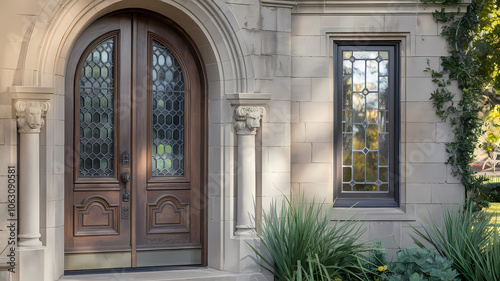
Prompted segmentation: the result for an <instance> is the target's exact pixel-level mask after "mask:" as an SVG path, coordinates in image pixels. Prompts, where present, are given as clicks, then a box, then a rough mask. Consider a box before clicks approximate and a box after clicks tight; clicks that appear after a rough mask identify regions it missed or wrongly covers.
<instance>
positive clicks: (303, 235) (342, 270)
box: [251, 195, 368, 280]
mask: <svg viewBox="0 0 500 281" xmlns="http://www.w3.org/2000/svg"><path fill="white" fill-rule="evenodd" d="M324 206H325V204H324V202H323V203H321V204H314V203H311V204H308V203H306V202H305V199H304V196H303V195H302V196H301V197H300V198H299V200H296V199H294V198H293V197H292V198H290V199H289V198H286V197H285V200H283V202H282V204H281V207H278V206H277V204H276V202H273V203H272V204H271V207H270V209H269V211H267V212H264V214H263V217H262V221H261V222H260V229H261V232H262V233H261V234H260V235H258V237H259V239H260V241H261V243H262V245H263V246H264V248H265V249H266V250H267V252H268V253H269V255H267V253H265V252H263V251H262V252H261V251H260V250H258V249H256V248H255V247H252V246H251V247H252V249H253V250H254V251H255V253H256V254H257V255H258V256H259V257H260V258H261V260H262V262H261V264H260V265H261V266H262V267H263V268H265V269H266V270H268V271H270V272H272V273H273V274H274V276H275V278H276V280H294V278H295V277H294V274H297V273H296V271H297V264H298V261H300V264H301V265H302V266H303V267H304V266H305V267H308V266H310V265H311V263H308V257H317V262H318V264H320V265H322V266H320V267H317V268H316V269H315V270H314V271H313V275H314V276H315V278H316V277H317V278H322V277H320V276H322V274H323V273H322V272H321V270H320V269H323V268H325V269H326V270H327V272H328V276H329V277H337V276H339V277H342V279H343V280H354V279H362V277H361V276H362V275H363V273H362V271H363V269H362V268H361V266H360V264H359V262H358V254H360V253H362V252H365V251H366V250H367V248H368V247H367V246H366V245H365V244H363V243H359V241H358V239H359V238H360V236H361V235H362V234H363V232H364V231H365V230H364V229H363V228H361V225H360V224H359V223H358V222H357V221H354V220H347V221H342V222H339V221H335V222H333V224H331V221H330V218H331V215H332V209H331V208H329V210H325V208H324ZM268 257H270V259H269V258H268ZM305 270H306V272H310V268H306V269H305ZM316 274H317V275H316Z"/></svg>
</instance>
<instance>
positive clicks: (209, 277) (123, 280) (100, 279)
mask: <svg viewBox="0 0 500 281" xmlns="http://www.w3.org/2000/svg"><path fill="white" fill-rule="evenodd" d="M237 276H238V275H236V274H234V273H229V272H223V271H218V270H215V269H211V268H197V269H186V270H163V271H145V272H119V270H115V271H114V272H107V273H95V274H82V275H68V276H63V277H61V278H60V279H59V280H60V281H187V280H193V281H236V280H237Z"/></svg>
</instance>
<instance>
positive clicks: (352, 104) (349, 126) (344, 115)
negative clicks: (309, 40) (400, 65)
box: [336, 44, 399, 202]
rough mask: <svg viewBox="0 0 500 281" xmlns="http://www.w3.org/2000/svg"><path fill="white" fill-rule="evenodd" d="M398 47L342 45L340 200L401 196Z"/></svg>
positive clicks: (338, 131) (338, 91)
mask: <svg viewBox="0 0 500 281" xmlns="http://www.w3.org/2000/svg"><path fill="white" fill-rule="evenodd" d="M396 46H397V44H394V45H392V46H391V45H389V46H380V47H379V46H373V45H367V46H349V45H342V46H340V47H338V51H337V63H338V65H337V68H336V72H337V74H336V84H337V86H336V104H337V107H336V110H337V112H336V144H337V145H338V146H339V147H337V148H336V156H337V158H338V160H337V161H338V162H337V165H338V167H337V170H336V171H337V172H336V174H337V182H338V184H339V185H340V192H339V194H340V198H342V194H343V195H344V196H347V197H346V198H357V196H358V197H359V196H361V195H362V194H365V196H366V194H371V196H374V195H376V196H375V197H374V198H384V197H390V196H393V197H394V196H395V194H396V193H397V192H396V193H395V189H396V188H397V187H396V184H395V182H394V181H395V179H396V177H394V176H395V175H396V174H397V172H396V168H397V166H398V163H395V162H396V159H397V157H396V156H397V149H396V146H395V143H396V141H397V136H396V135H397V130H396V128H398V126H397V124H396V122H397V121H396V120H397V118H396V116H397V114H399V113H398V109H397V104H398V102H397V100H398V98H397V95H396V93H395V89H396V86H395V85H396V84H397V83H396V77H397V75H396V69H395V68H396V67H397V64H396V62H395V61H394V60H395V51H396V50H397V48H396ZM391 68H392V69H391ZM377 194H378V195H377ZM384 194H385V195H384ZM365 196H361V197H360V198H366V197H365ZM368 196H370V195H368ZM353 201H354V200H351V202H353Z"/></svg>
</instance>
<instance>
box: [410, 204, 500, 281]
mask: <svg viewBox="0 0 500 281" xmlns="http://www.w3.org/2000/svg"><path fill="white" fill-rule="evenodd" d="M490 221H491V215H490V214H487V213H486V212H484V211H477V212H474V211H473V203H470V204H468V205H467V206H466V208H465V210H456V211H451V210H447V209H445V208H443V224H442V226H441V227H439V226H438V225H437V223H436V222H435V221H434V220H432V224H431V225H430V226H424V227H423V228H424V229H423V231H419V230H417V229H416V228H415V227H413V230H414V232H415V233H416V235H417V237H415V236H413V235H412V236H411V237H412V239H413V241H414V242H415V244H417V245H418V246H419V247H421V248H423V247H424V245H423V243H422V241H427V242H429V243H430V244H431V245H432V246H434V248H435V249H436V250H437V252H438V253H439V254H440V255H441V256H443V257H446V258H448V259H449V260H451V261H452V262H453V267H454V268H455V269H456V270H457V271H458V272H459V273H460V277H461V278H462V279H463V280H470V281H472V280H474V281H482V280H487V281H497V280H500V244H499V232H498V226H496V225H491V224H490ZM419 239H423V240H422V241H421V240H419Z"/></svg>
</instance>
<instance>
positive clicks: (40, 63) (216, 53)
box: [21, 0, 254, 98]
mask: <svg viewBox="0 0 500 281" xmlns="http://www.w3.org/2000/svg"><path fill="white" fill-rule="evenodd" d="M220 5H226V4H217V2H216V1H202V0H193V1H180V0H170V1H169V0H152V1H137V0H115V1H98V0H84V1H81V0H70V1H67V2H64V3H63V2H60V1H58V0H49V1H48V2H47V3H46V4H45V5H44V8H43V9H42V12H41V13H40V15H39V17H38V19H37V20H36V21H35V23H34V25H33V28H31V29H30V33H31V34H27V37H30V40H29V43H28V45H27V48H26V52H25V56H21V57H24V58H25V61H24V63H22V65H24V72H23V77H22V84H23V85H33V86H45V87H55V88H56V89H58V88H59V84H60V83H61V82H59V81H58V79H60V77H62V76H64V73H65V66H66V60H67V57H68V54H69V53H70V51H71V49H72V44H73V42H74V41H75V40H76V38H78V36H79V35H80V34H81V32H83V30H85V28H86V27H87V26H88V25H89V24H91V23H92V22H94V21H95V20H96V19H98V18H99V17H101V16H103V15H105V14H107V13H110V12H113V11H116V10H120V9H126V8H142V9H146V10H151V11H155V12H157V13H159V14H161V15H164V16H166V17H169V18H171V19H172V20H173V21H175V22H177V23H178V24H179V25H180V26H181V27H182V28H183V29H184V30H186V31H187V32H188V33H189V34H190V36H191V38H192V39H193V41H194V42H195V44H196V45H197V47H198V49H199V50H200V53H201V56H202V58H203V61H204V64H205V66H206V67H207V75H208V77H207V78H208V81H209V82H218V83H219V85H218V88H220V91H219V94H221V93H241V92H243V93H245V92H253V89H254V81H253V77H254V75H253V68H252V64H251V63H248V62H247V60H246V57H247V55H248V50H247V48H246V45H245V44H244V42H243V40H244V39H243V36H242V32H241V31H240V27H239V25H238V23H237V21H236V18H235V17H234V15H233V14H232V12H231V11H230V9H228V8H227V7H224V6H220ZM57 92H58V91H56V93H57ZM211 94H213V93H211ZM219 98H220V97H219Z"/></svg>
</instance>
